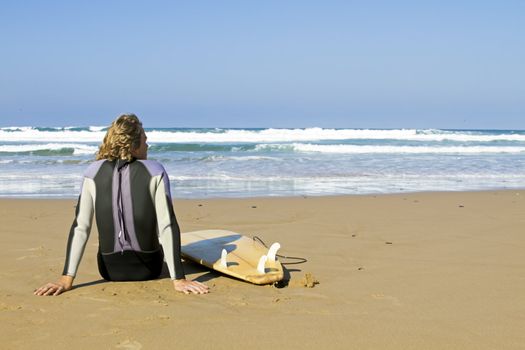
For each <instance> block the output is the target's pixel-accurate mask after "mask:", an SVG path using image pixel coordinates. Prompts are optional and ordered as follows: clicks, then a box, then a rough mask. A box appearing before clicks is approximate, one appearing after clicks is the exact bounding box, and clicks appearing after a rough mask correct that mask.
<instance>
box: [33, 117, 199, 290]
mask: <svg viewBox="0 0 525 350" xmlns="http://www.w3.org/2000/svg"><path fill="white" fill-rule="evenodd" d="M146 140H147V137H146V134H145V132H144V129H143V128H142V123H141V122H140V120H139V119H138V118H137V116H136V115H134V114H123V115H121V116H120V117H118V118H117V119H116V120H115V121H114V122H113V123H112V124H111V127H110V128H109V129H108V131H107V133H106V136H105V137H104V141H103V143H102V145H101V146H100V148H99V151H98V153H97V157H96V158H97V161H95V162H93V163H92V164H91V165H90V166H89V167H88V168H87V170H86V171H85V173H84V180H83V183H82V187H81V190H80V197H79V199H78V204H77V207H76V213H75V219H74V221H73V225H72V226H71V230H70V232H69V239H68V243H67V250H66V261H65V264H64V271H63V273H62V276H61V277H60V278H59V280H58V281H57V282H55V283H47V284H45V285H43V286H42V287H40V288H38V289H36V290H35V292H34V294H35V295H59V294H61V293H63V292H65V291H68V290H70V289H71V288H72V286H73V280H74V278H75V276H76V273H77V269H78V265H79V263H80V260H81V258H82V255H83V253H84V248H85V246H86V242H87V240H88V237H89V233H90V231H91V225H92V221H93V220H92V219H93V215H94V214H95V218H96V221H97V227H98V232H99V248H98V254H97V261H98V269H99V272H100V274H101V275H102V277H103V278H104V279H106V280H108V281H144V280H151V279H156V278H158V277H159V275H160V273H161V270H162V266H163V263H164V260H165V261H166V264H167V266H168V270H169V274H170V276H171V279H172V280H173V287H174V288H175V290H176V291H179V292H183V293H186V294H189V293H194V294H205V293H208V291H209V290H208V287H207V286H206V285H205V284H203V283H200V282H198V281H189V280H186V278H185V274H184V270H183V266H182V262H181V251H180V230H179V225H178V223H177V220H176V218H175V213H174V211H173V206H172V201H171V193H170V184H169V178H168V174H167V173H166V171H165V170H164V167H163V166H162V165H161V164H160V163H158V162H156V161H153V160H146V158H147V153H148V144H147V143H146Z"/></svg>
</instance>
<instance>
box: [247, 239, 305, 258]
mask: <svg viewBox="0 0 525 350" xmlns="http://www.w3.org/2000/svg"><path fill="white" fill-rule="evenodd" d="M252 239H253V240H254V241H258V242H259V243H261V244H262V245H263V246H265V247H266V248H268V246H267V245H266V243H264V241H263V240H262V239H260V238H259V237H257V236H253V237H252ZM275 256H276V257H278V258H281V259H292V260H298V261H295V262H282V263H281V264H283V265H296V264H303V263H305V262H307V261H308V260H307V259H305V258H300V257H296V256H284V255H280V254H275Z"/></svg>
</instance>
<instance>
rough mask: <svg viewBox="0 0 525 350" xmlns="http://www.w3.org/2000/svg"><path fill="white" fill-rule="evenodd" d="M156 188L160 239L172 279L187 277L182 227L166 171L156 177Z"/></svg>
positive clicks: (156, 208) (156, 209)
mask: <svg viewBox="0 0 525 350" xmlns="http://www.w3.org/2000/svg"><path fill="white" fill-rule="evenodd" d="M154 181H155V182H156V188H155V211H156V214H157V222H158V230H159V241H160V244H161V245H162V249H163V251H164V257H165V259H166V264H167V265H168V270H169V272H170V276H171V279H181V278H185V275H184V269H183V267H182V262H181V252H180V229H179V224H178V223H177V219H176V217H175V212H174V211H173V204H172V202H171V194H170V188H169V180H168V175H167V174H166V172H163V173H162V175H159V176H156V177H155V178H154Z"/></svg>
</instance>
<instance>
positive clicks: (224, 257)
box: [221, 249, 228, 269]
mask: <svg viewBox="0 0 525 350" xmlns="http://www.w3.org/2000/svg"><path fill="white" fill-rule="evenodd" d="M226 255H228V252H227V251H226V249H223V250H222V252H221V266H222V267H224V268H225V269H227V268H228V263H227V262H226Z"/></svg>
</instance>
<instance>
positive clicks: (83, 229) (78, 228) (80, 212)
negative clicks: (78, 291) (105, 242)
mask: <svg viewBox="0 0 525 350" xmlns="http://www.w3.org/2000/svg"><path fill="white" fill-rule="evenodd" d="M94 203H95V184H94V182H93V180H92V179H88V178H84V182H83V184H82V191H81V193H80V197H79V198H78V203H77V208H76V211H75V220H74V221H73V224H72V225H71V230H70V231H69V238H68V242H67V250H66V261H65V263H64V271H63V272H62V276H61V277H60V278H59V279H58V281H57V282H54V283H53V282H50V283H46V284H45V285H43V286H41V287H40V288H37V289H36V290H35V292H34V294H35V295H40V296H42V295H59V294H61V293H63V292H66V291H68V290H71V289H72V288H73V280H74V279H75V276H76V273H77V270H78V265H79V264H80V260H81V259H82V255H83V254H84V248H85V247H86V242H87V240H88V238H89V233H90V232H91V223H92V220H93V213H94Z"/></svg>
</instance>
